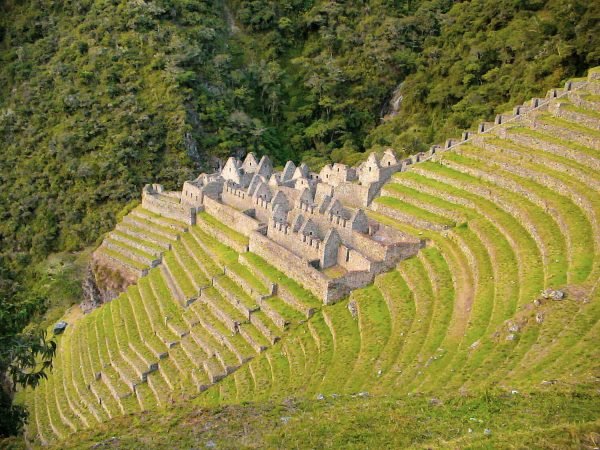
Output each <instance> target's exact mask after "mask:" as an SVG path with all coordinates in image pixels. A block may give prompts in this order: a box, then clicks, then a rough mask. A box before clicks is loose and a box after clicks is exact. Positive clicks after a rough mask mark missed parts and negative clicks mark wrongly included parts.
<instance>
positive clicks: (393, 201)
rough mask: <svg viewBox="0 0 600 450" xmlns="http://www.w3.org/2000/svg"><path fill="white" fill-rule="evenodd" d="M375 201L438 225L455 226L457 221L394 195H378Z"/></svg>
mask: <svg viewBox="0 0 600 450" xmlns="http://www.w3.org/2000/svg"><path fill="white" fill-rule="evenodd" d="M375 202H376V203H379V204H381V205H384V206H387V207H389V208H392V209H396V210H398V211H400V212H402V213H404V214H407V215H409V216H413V217H416V218H418V219H422V220H425V221H427V222H430V223H434V224H437V225H442V226H446V227H453V226H455V225H456V222H454V221H453V220H449V219H446V218H445V217H442V216H440V215H438V214H434V213H432V212H429V211H426V210H424V209H421V208H418V207H416V206H414V205H411V204H410V203H406V202H403V201H402V200H399V199H397V198H394V197H378V198H376V199H375Z"/></svg>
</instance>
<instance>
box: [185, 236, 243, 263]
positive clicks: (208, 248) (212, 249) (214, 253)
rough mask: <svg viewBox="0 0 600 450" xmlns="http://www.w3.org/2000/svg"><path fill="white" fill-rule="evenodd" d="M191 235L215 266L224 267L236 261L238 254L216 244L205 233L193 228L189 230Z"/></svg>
mask: <svg viewBox="0 0 600 450" xmlns="http://www.w3.org/2000/svg"><path fill="white" fill-rule="evenodd" d="M190 232H191V234H192V235H193V236H194V238H196V241H197V242H198V243H199V244H200V246H201V247H202V248H203V249H204V250H205V253H207V254H208V255H209V256H210V257H211V258H213V261H214V262H215V264H217V265H218V266H219V267H224V266H227V265H229V264H232V263H234V262H236V261H237V260H238V253H237V252H236V251H235V250H232V249H231V248H229V247H227V246H226V245H224V244H221V243H220V242H218V241H217V240H216V239H215V238H213V237H212V236H210V235H209V234H207V233H205V232H204V231H202V230H201V229H200V228H198V227H193V228H192V229H191V230H190Z"/></svg>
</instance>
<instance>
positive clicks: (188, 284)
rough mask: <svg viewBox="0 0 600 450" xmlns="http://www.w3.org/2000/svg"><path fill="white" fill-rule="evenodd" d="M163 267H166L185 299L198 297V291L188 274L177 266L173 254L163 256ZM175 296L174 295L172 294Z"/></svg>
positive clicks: (182, 267)
mask: <svg viewBox="0 0 600 450" xmlns="http://www.w3.org/2000/svg"><path fill="white" fill-rule="evenodd" d="M163 260H164V263H165V267H168V270H169V273H170V274H171V276H172V278H173V281H174V282H175V284H176V285H177V286H179V288H180V289H181V291H182V292H183V295H184V296H185V297H186V298H192V297H197V296H198V289H196V286H195V285H194V283H193V282H192V280H191V279H190V276H189V275H188V272H187V270H186V268H185V267H184V266H182V265H181V264H179V261H178V260H177V257H176V256H175V254H174V253H173V252H169V253H167V254H165V255H164V256H163ZM173 295H175V293H173Z"/></svg>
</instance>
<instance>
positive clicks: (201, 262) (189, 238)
mask: <svg viewBox="0 0 600 450" xmlns="http://www.w3.org/2000/svg"><path fill="white" fill-rule="evenodd" d="M181 243H182V244H183V245H184V246H185V248H186V249H187V250H188V251H189V253H190V254H191V256H192V257H193V258H194V260H195V261H196V263H197V265H198V267H199V268H200V269H201V270H202V271H203V272H204V275H205V276H206V278H207V279H212V278H213V277H216V276H218V275H222V274H223V269H221V268H220V267H219V266H218V265H217V264H215V263H214V261H213V260H212V258H211V257H210V256H209V255H208V254H207V253H206V252H205V251H204V250H202V247H200V245H199V244H198V241H197V240H196V239H195V238H194V235H193V233H186V234H184V235H182V236H181Z"/></svg>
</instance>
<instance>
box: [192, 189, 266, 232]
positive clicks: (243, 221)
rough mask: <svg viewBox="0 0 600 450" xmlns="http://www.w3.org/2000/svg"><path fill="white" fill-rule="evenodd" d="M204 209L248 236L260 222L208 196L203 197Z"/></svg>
mask: <svg viewBox="0 0 600 450" xmlns="http://www.w3.org/2000/svg"><path fill="white" fill-rule="evenodd" d="M204 209H205V211H206V212H207V213H208V214H210V215H211V216H214V217H216V218H217V219H218V220H220V221H221V222H223V223H224V224H225V225H227V226H228V227H230V228H233V229H234V230H236V231H237V232H238V233H242V234H243V235H245V236H250V234H251V233H252V232H253V231H255V230H257V229H258V228H259V226H260V223H259V222H258V221H257V220H256V219H253V218H252V217H250V216H248V215H246V214H244V213H243V212H241V211H238V210H237V209H235V208H233V207H231V206H229V205H225V204H223V203H220V202H218V201H217V200H213V199H212V198H210V197H206V196H205V197H204Z"/></svg>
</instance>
